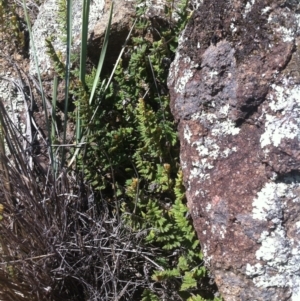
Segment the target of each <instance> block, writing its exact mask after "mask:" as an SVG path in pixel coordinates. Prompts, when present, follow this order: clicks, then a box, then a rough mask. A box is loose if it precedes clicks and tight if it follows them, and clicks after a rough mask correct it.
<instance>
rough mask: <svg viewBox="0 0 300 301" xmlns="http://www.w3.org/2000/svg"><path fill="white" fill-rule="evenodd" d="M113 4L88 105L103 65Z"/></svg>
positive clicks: (111, 8) (91, 99)
mask: <svg viewBox="0 0 300 301" xmlns="http://www.w3.org/2000/svg"><path fill="white" fill-rule="evenodd" d="M113 6H114V4H113V3H112V4H111V7H110V14H109V20H108V23H107V27H106V31H105V36H104V42H103V46H102V50H101V54H100V58H99V63H98V67H97V71H96V76H95V79H94V83H93V87H92V91H91V95H90V100H89V104H90V105H91V104H92V101H93V98H94V96H95V92H96V89H97V85H98V82H99V78H100V74H101V72H102V68H103V65H104V59H105V55H106V50H107V45H108V40H109V35H110V26H111V19H112V13H113Z"/></svg>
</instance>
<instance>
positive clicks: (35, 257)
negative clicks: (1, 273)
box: [0, 253, 55, 265]
mask: <svg viewBox="0 0 300 301" xmlns="http://www.w3.org/2000/svg"><path fill="white" fill-rule="evenodd" d="M54 255H55V254H54V253H51V254H47V255H40V256H34V257H30V258H25V259H18V260H11V261H6V262H0V265H1V264H3V265H5V264H9V263H17V262H23V261H28V260H35V259H41V258H46V257H51V256H54ZM2 257H5V256H2Z"/></svg>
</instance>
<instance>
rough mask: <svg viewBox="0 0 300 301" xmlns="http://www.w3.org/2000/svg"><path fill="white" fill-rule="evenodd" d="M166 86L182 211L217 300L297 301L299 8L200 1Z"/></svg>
mask: <svg viewBox="0 0 300 301" xmlns="http://www.w3.org/2000/svg"><path fill="white" fill-rule="evenodd" d="M168 84H169V88H170V92H171V109H172V112H173V115H174V117H175V119H176V120H177V121H178V129H179V133H180V141H181V165H182V169H183V172H184V179H185V186H186V188H187V198H188V205H189V209H190V212H191V215H192V217H193V220H194V225H195V227H196V230H197V233H198V237H199V240H200V242H201V245H202V249H203V251H204V254H205V261H206V264H207V265H208V267H209V268H210V269H211V272H212V274H213V275H214V277H215V281H216V283H217V285H218V287H219V290H220V292H221V294H222V296H223V298H224V300H226V301H235V300H237V301H238V300H242V301H254V300H257V301H260V300H261V301H263V300H264V301H266V300H270V301H271V300H272V301H273V300H278V301H285V300H291V301H298V300H300V245H299V244H300V141H299V140H300V5H299V2H298V1H292V0H291V1H284V0H256V1H255V0H249V1H241V0H232V1H224V0H204V1H203V2H202V4H201V5H199V6H198V8H197V10H196V11H195V12H194V14H193V15H192V17H191V19H190V22H189V24H188V26H187V27H186V29H185V31H184V32H183V34H182V36H181V39H180V45H179V49H178V52H177V54H176V57H175V60H174V62H173V64H172V66H171V70H170V75H169V81H168Z"/></svg>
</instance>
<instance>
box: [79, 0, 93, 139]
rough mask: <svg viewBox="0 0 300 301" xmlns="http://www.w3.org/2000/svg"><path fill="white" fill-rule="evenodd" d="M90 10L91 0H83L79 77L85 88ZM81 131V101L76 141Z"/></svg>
mask: <svg viewBox="0 0 300 301" xmlns="http://www.w3.org/2000/svg"><path fill="white" fill-rule="evenodd" d="M89 12H90V0H82V27H81V49H80V66H79V79H80V81H81V83H82V85H83V87H84V88H86V85H85V76H86V57H87V40H88V27H89ZM81 132H82V131H81V113H80V103H79V104H78V106H77V118H76V143H79V142H80V138H81Z"/></svg>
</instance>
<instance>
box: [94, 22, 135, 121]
mask: <svg viewBox="0 0 300 301" xmlns="http://www.w3.org/2000/svg"><path fill="white" fill-rule="evenodd" d="M136 21H137V20H135V21H134V23H133V24H132V26H131V28H130V31H129V33H128V35H127V38H126V40H125V43H124V44H123V47H122V50H121V51H120V53H119V56H118V59H117V61H116V63H115V66H114V68H113V70H112V72H111V74H110V77H109V79H108V81H107V83H106V86H105V88H104V90H103V94H105V92H106V90H107V89H108V87H109V85H110V83H111V81H112V78H113V76H114V74H115V71H116V69H117V67H118V64H119V62H120V60H121V58H122V55H123V53H124V50H125V48H126V45H127V43H128V41H129V39H130V37H131V33H132V30H133V28H134V26H135V23H136ZM99 106H100V103H99V104H98V105H97V108H96V109H95V111H94V113H93V116H92V118H91V120H90V123H91V122H92V121H93V120H94V118H95V115H96V113H97V111H98V109H99Z"/></svg>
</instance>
